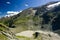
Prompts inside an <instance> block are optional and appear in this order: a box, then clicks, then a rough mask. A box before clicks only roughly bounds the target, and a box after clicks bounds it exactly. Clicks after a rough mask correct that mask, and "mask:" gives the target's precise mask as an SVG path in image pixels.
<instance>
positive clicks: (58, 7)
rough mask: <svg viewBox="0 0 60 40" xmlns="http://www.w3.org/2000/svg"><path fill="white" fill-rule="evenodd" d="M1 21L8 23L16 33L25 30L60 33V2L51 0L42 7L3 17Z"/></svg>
mask: <svg viewBox="0 0 60 40" xmlns="http://www.w3.org/2000/svg"><path fill="white" fill-rule="evenodd" d="M0 23H3V24H5V25H7V26H8V27H9V28H10V29H11V30H12V32H14V33H17V32H20V31H24V30H43V31H53V32H57V33H59V32H60V2H59V1H57V2H50V3H47V4H46V5H43V6H40V7H34V8H32V7H31V8H28V9H25V10H23V11H22V12H20V13H19V14H17V15H14V16H11V17H3V18H1V19H0ZM12 28H13V29H12Z"/></svg>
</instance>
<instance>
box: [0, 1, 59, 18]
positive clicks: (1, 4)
mask: <svg viewBox="0 0 60 40" xmlns="http://www.w3.org/2000/svg"><path fill="white" fill-rule="evenodd" d="M51 1H59V0H0V17H2V16H7V15H8V14H12V13H13V15H14V14H18V13H19V12H22V10H24V9H27V8H29V7H37V6H41V5H44V4H46V3H48V2H51Z"/></svg>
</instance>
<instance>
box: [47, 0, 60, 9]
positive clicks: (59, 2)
mask: <svg viewBox="0 0 60 40" xmlns="http://www.w3.org/2000/svg"><path fill="white" fill-rule="evenodd" d="M59 5H60V1H58V2H53V3H51V4H49V5H47V9H48V10H50V9H52V8H55V7H57V6H59Z"/></svg>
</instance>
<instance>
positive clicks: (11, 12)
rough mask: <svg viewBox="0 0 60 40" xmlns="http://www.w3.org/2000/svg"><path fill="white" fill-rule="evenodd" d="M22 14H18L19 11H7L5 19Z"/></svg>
mask: <svg viewBox="0 0 60 40" xmlns="http://www.w3.org/2000/svg"><path fill="white" fill-rule="evenodd" d="M20 12H22V10H21V11H20ZM20 12H18V11H7V15H5V17H7V16H8V17H10V16H14V15H17V14H19V13H20Z"/></svg>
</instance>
